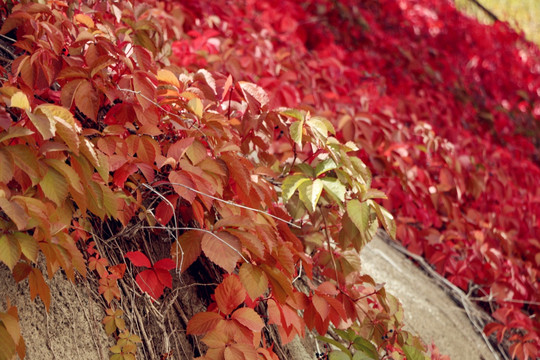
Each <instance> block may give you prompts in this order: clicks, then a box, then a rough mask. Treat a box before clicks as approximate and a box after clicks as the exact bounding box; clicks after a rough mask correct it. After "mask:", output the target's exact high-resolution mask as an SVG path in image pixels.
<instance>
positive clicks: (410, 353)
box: [403, 345, 426, 360]
mask: <svg viewBox="0 0 540 360" xmlns="http://www.w3.org/2000/svg"><path fill="white" fill-rule="evenodd" d="M403 352H404V353H405V356H406V357H407V360H426V357H425V356H424V354H422V351H420V349H418V348H416V347H414V346H411V345H403Z"/></svg>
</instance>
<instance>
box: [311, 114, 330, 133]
mask: <svg viewBox="0 0 540 360" xmlns="http://www.w3.org/2000/svg"><path fill="white" fill-rule="evenodd" d="M310 120H317V121H318V122H322V123H323V124H324V126H325V128H326V131H327V132H329V133H331V134H334V135H335V134H336V129H335V128H334V125H332V123H331V122H330V121H329V120H328V119H326V118H323V117H321V116H312V117H311V119H310Z"/></svg>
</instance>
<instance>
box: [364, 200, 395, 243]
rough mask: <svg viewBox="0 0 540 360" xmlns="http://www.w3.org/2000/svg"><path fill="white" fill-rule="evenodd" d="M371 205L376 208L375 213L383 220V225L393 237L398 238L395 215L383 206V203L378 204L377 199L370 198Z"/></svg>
mask: <svg viewBox="0 0 540 360" xmlns="http://www.w3.org/2000/svg"><path fill="white" fill-rule="evenodd" d="M368 202H369V205H370V206H371V207H373V209H374V210H375V213H376V214H377V218H378V219H379V221H380V222H381V224H382V226H383V227H384V229H385V230H386V232H387V233H388V235H390V236H391V237H392V239H394V240H395V239H396V222H395V221H394V216H393V215H392V214H390V212H389V211H388V210H386V209H385V208H383V207H382V206H381V205H379V204H377V203H376V202H375V201H372V200H368Z"/></svg>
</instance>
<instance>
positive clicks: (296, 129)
mask: <svg viewBox="0 0 540 360" xmlns="http://www.w3.org/2000/svg"><path fill="white" fill-rule="evenodd" d="M303 125H304V122H303V121H296V122H294V123H292V124H291V127H290V128H289V132H290V134H291V139H292V141H294V142H295V143H296V144H298V146H302V128H303Z"/></svg>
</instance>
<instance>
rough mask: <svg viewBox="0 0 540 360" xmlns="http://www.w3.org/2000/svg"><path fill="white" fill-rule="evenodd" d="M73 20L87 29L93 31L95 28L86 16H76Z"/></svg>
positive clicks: (92, 21)
mask: <svg viewBox="0 0 540 360" xmlns="http://www.w3.org/2000/svg"><path fill="white" fill-rule="evenodd" d="M74 18H75V20H76V21H77V22H78V23H79V24H83V25H86V27H87V28H90V29H93V28H95V27H96V25H95V24H94V20H92V18H91V17H90V16H88V15H86V14H77V15H75V16H74Z"/></svg>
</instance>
